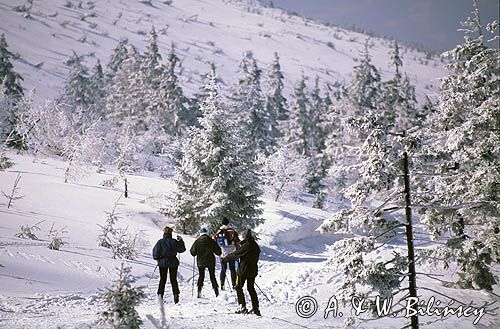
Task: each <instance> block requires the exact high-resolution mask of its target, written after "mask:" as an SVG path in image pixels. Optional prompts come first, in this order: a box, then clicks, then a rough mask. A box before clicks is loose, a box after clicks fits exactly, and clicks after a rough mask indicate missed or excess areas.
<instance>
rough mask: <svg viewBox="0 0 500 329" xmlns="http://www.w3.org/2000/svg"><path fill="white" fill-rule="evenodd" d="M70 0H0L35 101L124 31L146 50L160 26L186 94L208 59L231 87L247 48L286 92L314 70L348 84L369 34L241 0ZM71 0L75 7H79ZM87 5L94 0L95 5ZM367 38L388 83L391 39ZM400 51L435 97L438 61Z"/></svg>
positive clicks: (421, 90) (107, 50) (420, 91)
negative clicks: (27, 4)
mask: <svg viewBox="0 0 500 329" xmlns="http://www.w3.org/2000/svg"><path fill="white" fill-rule="evenodd" d="M67 2H69V1H66V0H47V1H34V3H33V7H32V9H31V14H30V15H31V18H29V19H27V18H24V17H23V13H19V12H16V11H14V10H13V8H14V7H15V6H17V5H19V4H22V1H21V0H19V1H8V0H2V1H0V17H1V20H2V24H1V26H0V32H1V33H5V35H6V38H7V42H8V43H9V45H10V49H11V51H12V52H13V53H17V54H19V55H20V58H19V59H18V60H17V61H16V62H15V63H14V65H15V69H16V71H17V72H19V73H20V74H21V75H22V76H23V77H24V84H23V86H24V88H26V89H27V90H31V89H32V88H35V89H36V90H37V95H38V96H40V97H42V98H52V97H54V96H56V95H58V94H59V93H60V90H61V87H62V85H63V82H64V79H65V78H66V76H67V75H68V73H69V72H68V67H66V66H65V65H63V63H64V61H65V60H66V59H67V58H68V57H69V56H71V55H72V54H73V51H75V52H76V53H77V54H79V55H86V62H87V64H88V65H89V66H90V65H92V66H93V64H95V62H96V61H97V59H100V60H101V63H103V65H104V64H105V63H107V62H108V60H109V56H110V55H111V51H112V49H113V48H114V47H115V46H116V44H117V43H118V41H119V39H120V38H124V37H126V38H128V39H129V42H130V43H131V44H134V45H137V46H138V47H139V49H141V50H144V49H145V47H146V44H147V38H148V37H149V34H148V32H149V31H150V30H151V27H152V26H155V28H156V30H157V31H158V45H159V50H160V53H161V54H162V55H166V54H167V52H168V50H169V49H170V44H171V42H172V41H173V42H175V44H176V52H177V55H178V57H179V58H180V59H181V62H182V66H183V68H184V71H183V73H182V76H181V83H182V86H183V88H185V90H186V91H187V92H188V93H192V92H195V91H196V90H197V88H198V86H199V83H200V78H199V75H200V74H203V73H206V72H207V71H208V69H209V63H210V62H212V61H213V62H215V64H216V66H217V72H218V75H219V76H220V77H221V78H222V79H223V81H224V82H225V84H226V85H227V86H229V85H231V84H232V83H233V82H234V81H235V77H236V75H237V72H238V64H239V62H240V60H241V58H242V56H243V54H244V52H245V51H247V50H251V51H252V52H253V53H254V56H255V58H256V59H257V61H258V64H259V67H260V68H265V67H267V65H268V64H270V63H272V61H273V58H274V52H278V54H279V56H280V62H281V66H282V69H283V72H284V75H285V89H286V91H287V93H286V94H287V95H288V94H290V92H291V91H292V88H293V86H294V85H295V83H296V81H298V79H299V78H300V77H301V76H302V73H303V72H304V73H305V74H306V75H307V76H308V77H309V78H310V79H313V78H314V76H315V75H318V76H319V77H320V81H321V82H322V83H331V84H334V83H336V82H341V83H342V82H345V81H349V80H350V77H349V74H350V73H351V71H352V68H353V67H354V66H355V65H356V61H357V58H358V57H359V54H360V52H361V50H362V49H363V47H364V42H365V40H366V38H367V36H366V35H363V34H360V33H357V32H352V31H348V30H345V29H342V28H338V27H333V26H332V27H328V26H325V25H322V24H319V23H316V22H313V21H310V20H307V19H304V18H301V17H297V16H290V15H289V14H287V13H285V12H283V11H282V10H280V9H271V8H255V7H254V6H247V5H245V1H236V0H203V1H199V0H182V1H181V0H174V1H173V2H172V4H171V5H165V4H164V3H163V1H152V5H148V4H146V2H145V1H136V0H131V1H111V0H107V1H104V0H101V1H74V0H73V1H70V2H71V3H72V4H73V7H71V8H68V7H66V6H65V3H67ZM78 3H82V8H79V7H78ZM90 3H93V5H94V7H93V8H92V9H90V8H91V6H90V5H89V4H90ZM82 38H84V39H85V40H84V41H82ZM79 40H80V41H79ZM370 40H371V44H372V45H373V46H372V47H371V49H370V54H371V55H372V56H373V62H374V65H375V66H376V67H377V68H380V69H381V70H382V72H381V74H382V79H383V80H386V79H387V78H389V77H390V76H392V69H391V68H390V66H389V63H390V52H391V45H392V42H391V41H390V40H387V39H381V38H371V39H370ZM329 42H331V43H333V46H334V48H332V47H330V46H329ZM401 53H402V56H403V61H404V66H403V68H402V71H403V72H406V73H407V74H408V75H409V77H410V79H411V81H412V82H413V83H414V84H416V86H417V97H418V99H423V96H424V94H426V93H427V94H433V93H434V91H435V87H436V86H437V85H438V81H437V79H438V78H440V77H442V76H443V75H444V72H445V70H444V68H443V64H442V63H441V62H440V61H439V59H436V58H433V59H426V55H425V54H424V53H421V52H417V51H415V50H413V49H409V48H406V47H401ZM163 58H164V59H165V58H166V56H163ZM426 62H427V64H426ZM38 66H40V67H39V68H36V67H38ZM309 85H312V80H311V81H309ZM427 85H429V86H427ZM430 85H433V86H432V87H431V86H430ZM225 87H226V86H225ZM310 87H311V86H310Z"/></svg>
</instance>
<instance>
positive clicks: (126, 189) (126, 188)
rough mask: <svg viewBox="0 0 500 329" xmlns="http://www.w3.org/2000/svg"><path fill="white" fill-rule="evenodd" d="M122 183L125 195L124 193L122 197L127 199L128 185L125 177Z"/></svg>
mask: <svg viewBox="0 0 500 329" xmlns="http://www.w3.org/2000/svg"><path fill="white" fill-rule="evenodd" d="M124 181H125V193H124V196H125V198H128V183H127V176H125V177H124Z"/></svg>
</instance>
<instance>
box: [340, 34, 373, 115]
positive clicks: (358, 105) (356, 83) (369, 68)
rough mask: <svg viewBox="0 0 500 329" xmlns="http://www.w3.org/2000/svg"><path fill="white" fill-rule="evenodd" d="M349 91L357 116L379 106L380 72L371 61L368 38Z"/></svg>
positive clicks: (355, 68)
mask: <svg viewBox="0 0 500 329" xmlns="http://www.w3.org/2000/svg"><path fill="white" fill-rule="evenodd" d="M347 92H348V95H349V98H350V100H351V102H352V104H354V108H355V115H356V116H362V115H364V114H365V113H366V111H367V110H370V109H374V108H376V107H377V102H378V97H379V93H380V74H379V73H378V70H377V68H376V67H375V66H373V64H372V63H371V57H370V53H369V51H368V40H367V41H366V44H365V50H364V52H362V53H361V60H360V63H359V65H356V66H355V67H354V71H353V77H352V81H351V83H350V85H349V86H348V88H347Z"/></svg>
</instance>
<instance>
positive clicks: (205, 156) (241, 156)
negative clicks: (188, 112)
mask: <svg viewBox="0 0 500 329" xmlns="http://www.w3.org/2000/svg"><path fill="white" fill-rule="evenodd" d="M207 91H208V93H209V95H208V97H207V99H206V100H205V102H204V103H203V104H202V107H201V109H202V112H203V116H202V117H201V118H200V125H201V127H199V128H198V127H192V128H190V129H188V131H187V133H186V140H185V142H184V145H183V157H182V160H181V162H180V164H179V166H178V167H177V168H176V176H175V183H176V185H177V189H176V191H175V192H174V193H173V194H172V196H171V198H170V202H169V204H168V205H167V207H166V208H165V209H164V210H163V212H164V213H166V214H169V215H171V216H173V217H175V218H176V219H177V221H178V222H177V224H178V226H179V228H180V229H182V230H183V231H184V232H194V231H195V230H196V229H197V228H198V227H199V225H200V224H202V223H205V224H209V225H212V226H214V227H215V226H216V225H218V224H219V222H220V218H222V217H223V216H228V217H229V218H231V222H232V223H233V224H234V225H235V226H236V227H237V229H242V228H244V227H250V228H252V227H255V226H256V225H257V224H259V223H261V222H262V219H261V218H260V217H259V216H260V215H261V214H262V209H261V208H260V205H261V203H262V202H261V201H260V196H261V195H262V192H261V190H260V188H259V177H258V174H257V172H258V167H257V165H256V163H255V159H254V156H253V153H252V152H249V151H248V149H247V148H246V147H244V146H243V144H244V143H243V142H242V140H241V139H240V135H239V134H238V133H237V132H236V127H235V124H234V122H233V121H232V120H231V119H230V118H229V117H228V115H227V114H228V111H227V109H226V108H225V106H224V105H223V104H221V102H220V100H219V95H218V89H217V84H216V77H215V75H213V74H212V75H211V77H210V82H209V84H208V86H207Z"/></svg>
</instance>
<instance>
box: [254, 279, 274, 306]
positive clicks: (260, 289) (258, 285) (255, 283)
mask: <svg viewBox="0 0 500 329" xmlns="http://www.w3.org/2000/svg"><path fill="white" fill-rule="evenodd" d="M254 283H255V286H256V287H257V288H259V290H260V292H261V293H262V294H263V295H264V297H266V299H267V300H268V301H269V303H271V300H270V299H269V298H268V297H267V296H266V294H265V293H264V292H263V291H262V289H260V287H259V285H258V284H257V282H254Z"/></svg>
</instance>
